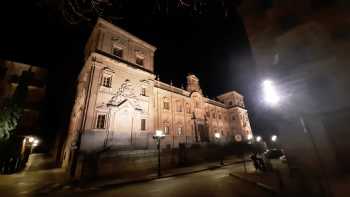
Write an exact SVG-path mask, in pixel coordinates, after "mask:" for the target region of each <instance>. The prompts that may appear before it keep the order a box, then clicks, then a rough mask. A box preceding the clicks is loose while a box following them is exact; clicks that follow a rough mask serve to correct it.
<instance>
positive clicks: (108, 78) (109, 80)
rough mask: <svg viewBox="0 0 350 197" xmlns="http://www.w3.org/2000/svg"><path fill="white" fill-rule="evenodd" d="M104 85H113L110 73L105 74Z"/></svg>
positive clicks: (108, 86)
mask: <svg viewBox="0 0 350 197" xmlns="http://www.w3.org/2000/svg"><path fill="white" fill-rule="evenodd" d="M102 85H103V86H104V87H107V88H110V87H112V76H110V75H104V76H103V80H102Z"/></svg>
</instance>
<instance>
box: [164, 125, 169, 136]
mask: <svg viewBox="0 0 350 197" xmlns="http://www.w3.org/2000/svg"><path fill="white" fill-rule="evenodd" d="M164 134H165V135H169V126H165V127H164Z"/></svg>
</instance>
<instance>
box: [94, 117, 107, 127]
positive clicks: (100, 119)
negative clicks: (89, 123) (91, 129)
mask: <svg viewBox="0 0 350 197" xmlns="http://www.w3.org/2000/svg"><path fill="white" fill-rule="evenodd" d="M96 128H98V129H105V128H106V114H99V115H97V122H96Z"/></svg>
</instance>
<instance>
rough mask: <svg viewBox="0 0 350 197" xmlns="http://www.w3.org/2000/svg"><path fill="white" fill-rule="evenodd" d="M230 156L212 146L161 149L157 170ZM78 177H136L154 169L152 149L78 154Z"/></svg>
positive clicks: (155, 159) (155, 168) (227, 152)
mask: <svg viewBox="0 0 350 197" xmlns="http://www.w3.org/2000/svg"><path fill="white" fill-rule="evenodd" d="M221 155H225V157H226V158H227V157H229V155H231V156H232V151H228V150H227V149H223V148H222V147H219V146H216V145H207V146H203V145H202V146H199V145H192V146H191V147H186V148H185V147H182V148H176V149H162V151H161V169H162V170H163V171H164V170H166V169H174V168H178V167H184V166H190V165H195V164H200V163H205V162H215V161H219V160H220V156H221ZM80 160H81V161H82V162H81V164H82V166H81V178H82V179H91V178H95V177H118V178H120V179H123V178H130V177H140V176H144V175H147V174H154V173H156V172H157V165H158V157H157V150H156V149H149V150H124V151H117V150H108V151H105V152H100V153H93V154H92V153H90V154H86V155H84V156H82V157H81V159H80Z"/></svg>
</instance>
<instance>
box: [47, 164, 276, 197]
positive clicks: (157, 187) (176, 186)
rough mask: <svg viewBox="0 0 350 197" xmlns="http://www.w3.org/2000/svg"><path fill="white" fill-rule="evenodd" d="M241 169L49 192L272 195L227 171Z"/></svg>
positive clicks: (135, 195) (133, 195)
mask: <svg viewBox="0 0 350 197" xmlns="http://www.w3.org/2000/svg"><path fill="white" fill-rule="evenodd" d="M240 170H242V164H236V165H231V166H226V167H224V168H218V169H214V170H208V171H203V172H199V173H193V174H189V175H184V176H177V177H170V178H162V179H157V180H154V181H149V182H144V183H137V184H131V185H125V186H118V187H110V188H104V189H99V188H86V189H82V190H70V189H67V190H64V189H63V190H60V191H56V192H55V193H50V194H49V196H75V197H77V196H84V197H87V196H104V197H108V196H120V197H126V196H130V197H138V196H140V197H145V196H152V197H158V196H159V197H165V196H166V197H171V196H197V197H199V196H200V197H215V196H218V197H219V196H220V197H224V196H231V197H232V196H233V197H238V196H242V197H255V196H256V197H258V196H259V197H265V196H266V197H267V196H273V195H272V194H271V193H270V192H268V191H265V190H263V189H261V188H259V187H257V186H255V185H253V184H250V183H247V182H244V181H242V180H239V179H236V178H234V177H232V176H230V175H229V173H230V172H232V171H240Z"/></svg>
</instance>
